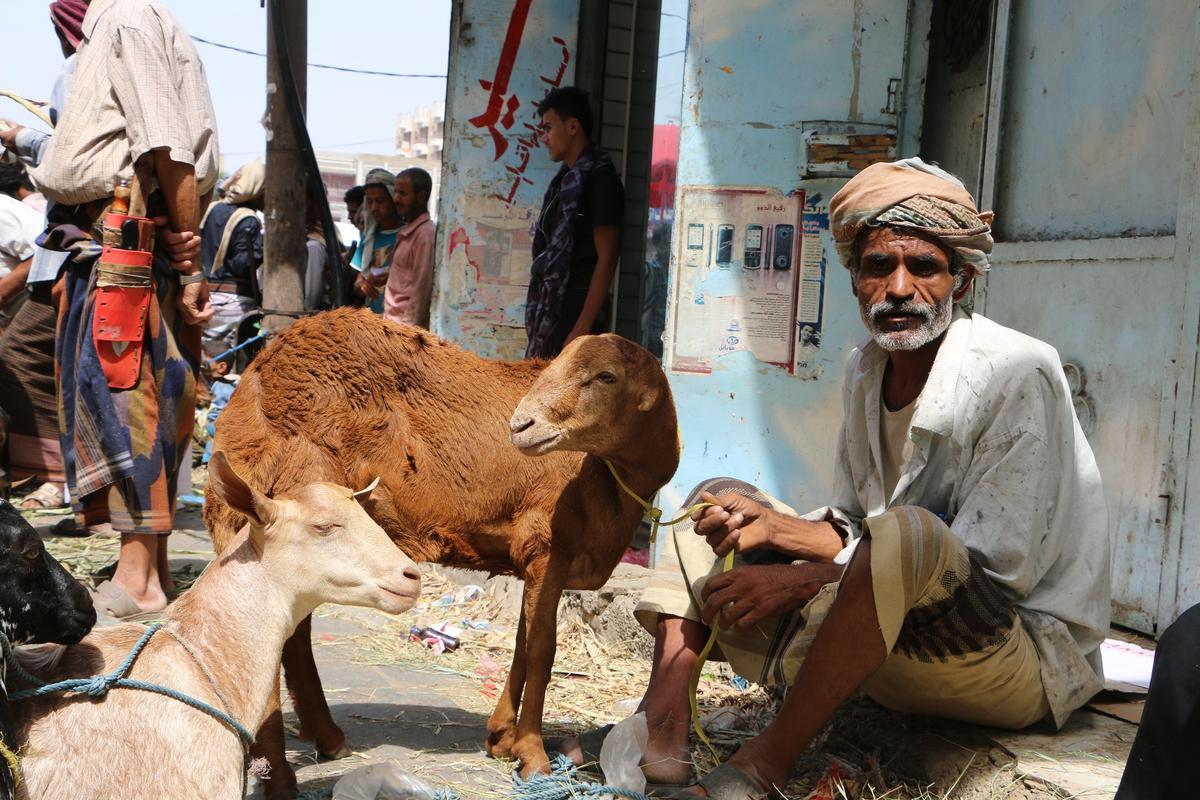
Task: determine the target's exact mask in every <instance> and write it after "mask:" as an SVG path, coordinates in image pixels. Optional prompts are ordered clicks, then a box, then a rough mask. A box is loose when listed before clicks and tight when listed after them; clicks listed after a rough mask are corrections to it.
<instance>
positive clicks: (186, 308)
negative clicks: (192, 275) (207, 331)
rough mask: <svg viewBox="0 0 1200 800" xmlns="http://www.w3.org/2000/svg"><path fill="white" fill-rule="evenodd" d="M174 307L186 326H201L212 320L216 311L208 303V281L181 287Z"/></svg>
mask: <svg viewBox="0 0 1200 800" xmlns="http://www.w3.org/2000/svg"><path fill="white" fill-rule="evenodd" d="M179 288H180V292H179V298H178V300H177V301H176V305H177V306H178V307H179V313H181V314H183V321H184V322H186V323H187V324H188V325H197V326H200V325H203V324H204V323H206V322H208V321H209V320H210V319H212V318H213V314H214V313H216V311H215V310H214V309H213V307H212V306H211V305H210V304H209V302H208V281H199V282H197V283H189V284H188V285H187V286H181V287H179Z"/></svg>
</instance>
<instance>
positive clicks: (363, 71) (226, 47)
mask: <svg viewBox="0 0 1200 800" xmlns="http://www.w3.org/2000/svg"><path fill="white" fill-rule="evenodd" d="M192 39H193V40H194V41H197V42H200V43H201V44H207V45H210V46H212V47H219V48H221V49H222V50H232V51H233V52H235V53H244V54H245V55H248V56H258V57H259V58H266V57H267V54H266V53H260V52H258V51H256V50H247V49H245V48H244V47H234V46H233V45H231V44H221V43H220V42H213V41H210V40H208V39H202V38H200V37H199V36H192ZM308 66H310V67H313V68H314V69H330V70H334V71H335V72H352V73H354V74H355V75H380V76H382V77H385V78H441V79H443V80H444V79H445V78H446V75H445V74H444V73H443V74H440V75H438V74H434V73H424V72H383V71H381V70H374V69H354V68H353V67H337V66H334V65H332V64H315V63H313V62H311V61H310V62H308Z"/></svg>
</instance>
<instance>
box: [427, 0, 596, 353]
mask: <svg viewBox="0 0 1200 800" xmlns="http://www.w3.org/2000/svg"><path fill="white" fill-rule="evenodd" d="M459 8H460V9H461V11H460V13H461V14H462V18H461V20H460V25H459V30H460V31H464V32H465V31H469V32H470V35H469V36H464V35H460V36H459V37H458V39H457V40H455V41H454V43H453V44H452V50H451V57H450V87H449V101H448V102H447V112H446V131H447V137H446V150H445V173H444V176H443V183H442V197H441V203H440V208H439V213H440V216H441V219H443V220H445V224H444V225H443V226H442V229H443V234H442V237H441V239H440V240H439V245H438V246H439V250H440V256H441V258H440V259H439V262H440V265H441V267H442V268H441V269H440V271H439V275H438V278H437V280H438V291H437V295H436V300H435V302H436V309H435V322H434V324H435V329H436V330H437V332H438V333H439V334H441V335H443V336H446V337H447V338H450V339H452V340H455V341H457V342H459V343H461V344H463V345H465V346H466V347H468V348H470V349H472V350H474V351H476V352H478V353H481V354H483V355H487V356H491V357H499V358H520V357H521V356H522V354H523V353H524V349H525V328H524V314H525V310H524V307H525V292H526V289H527V287H528V283H529V266H530V261H531V254H530V244H531V235H530V231H531V229H532V226H533V224H534V223H535V222H536V219H537V215H538V212H539V211H540V208H541V201H542V192H543V191H544V190H545V188H546V186H547V185H548V184H549V183H550V180H551V178H553V177H554V174H555V172H557V169H558V165H557V164H554V163H553V162H552V161H551V160H550V158H549V156H548V154H547V152H546V148H545V146H544V145H543V144H542V142H541V135H542V127H541V120H540V118H539V117H538V114H537V106H536V103H537V102H538V101H539V100H541V98H542V97H543V96H544V95H545V93H546V91H547V90H549V89H551V88H553V87H557V86H561V85H565V84H569V83H570V82H571V81H572V80H573V78H574V71H573V70H574V56H573V54H574V49H575V31H576V28H577V25H578V19H577V15H578V4H577V3H571V2H564V1H563V0H507V2H505V1H504V0H476V2H471V3H464V4H462V5H461V6H459Z"/></svg>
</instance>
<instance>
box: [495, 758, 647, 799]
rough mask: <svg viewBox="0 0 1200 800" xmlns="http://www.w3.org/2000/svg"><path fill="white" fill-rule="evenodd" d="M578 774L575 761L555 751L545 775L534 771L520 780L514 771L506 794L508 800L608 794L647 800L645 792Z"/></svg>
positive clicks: (573, 797)
mask: <svg viewBox="0 0 1200 800" xmlns="http://www.w3.org/2000/svg"><path fill="white" fill-rule="evenodd" d="M578 773H579V767H577V766H575V762H573V761H572V760H571V759H570V758H568V757H567V756H565V755H563V754H562V753H556V754H555V755H554V758H553V759H552V760H551V761H550V774H549V775H543V774H542V773H540V772H538V773H534V774H533V775H532V776H530V777H529V778H528V779H522V778H521V773H520V771H518V770H514V771H513V788H512V791H511V792H510V793H509V797H510V798H512V800H575V798H579V797H599V796H601V795H612V796H614V797H623V798H625V800H649V798H648V797H647V796H646V795H644V794H642V793H641V792H635V791H632V790H631V789H622V788H620V787H618V786H605V785H604V784H600V783H589V782H587V781H581V780H579V777H578Z"/></svg>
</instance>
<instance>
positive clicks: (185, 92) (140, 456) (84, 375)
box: [31, 0, 217, 617]
mask: <svg viewBox="0 0 1200 800" xmlns="http://www.w3.org/2000/svg"><path fill="white" fill-rule="evenodd" d="M82 34H83V41H82V42H81V44H80V45H79V53H78V61H77V65H76V69H75V74H74V76H73V77H72V82H71V93H70V102H69V103H68V104H67V106H66V108H65V109H64V110H63V113H62V116H61V118H60V120H59V123H58V126H57V128H56V130H55V132H54V135H53V136H52V137H51V138H50V141H49V145H48V147H47V150H46V153H45V155H44V158H43V161H42V163H41V164H40V165H39V166H38V167H36V168H35V169H34V170H33V171H32V172H31V175H32V177H33V180H34V183H35V184H36V185H37V186H38V187H39V188H40V189H42V191H43V192H44V193H45V194H46V196H47V198H49V199H50V200H52V201H53V202H54V203H56V204H57V205H56V207H55V208H54V210H52V211H51V215H50V219H49V227H48V229H47V232H46V234H45V237H44V241H45V246H46V247H48V248H49V249H52V250H58V251H59V252H60V253H61V254H62V266H61V270H62V277H61V279H60V281H59V283H60V285H61V288H62V306H61V310H60V314H59V322H58V329H57V339H56V353H57V360H58V369H59V404H60V414H59V418H60V420H61V429H60V432H61V439H62V446H63V455H64V460H65V462H66V470H67V482H68V484H69V487H70V490H71V495H72V499H73V500H74V501H75V502H76V504H77V505H76V520H77V523H79V524H82V525H91V524H98V523H101V522H104V521H106V520H107V521H111V523H112V526H113V528H114V529H115V530H116V531H117V532H119V533H120V534H121V552H120V559H119V561H118V562H117V569H116V572H115V574H114V575H113V578H112V580H111V581H106V582H105V583H104V584H102V585H101V587H100V589H99V592H98V598H97V605H98V606H99V608H100V610H102V611H105V612H107V613H109V614H111V615H113V616H118V617H120V616H127V615H129V614H133V613H137V612H139V611H153V610H157V609H161V608H163V607H164V606H165V605H166V603H167V597H166V593H167V592H168V591H169V590H170V589H171V588H172V585H171V578H170V573H169V572H168V571H167V538H166V537H167V535H169V534H170V533H171V529H172V527H173V524H174V517H175V496H176V488H177V483H176V482H177V480H178V478H179V473H180V469H181V466H182V465H181V462H182V460H183V458H184V456H185V455H186V454H187V452H188V445H189V442H190V438H191V432H192V424H193V415H194V412H195V380H196V372H197V367H198V364H199V350H200V330H201V327H202V326H203V325H204V323H205V322H206V321H207V320H208V319H209V318H210V317H211V316H212V310H211V309H210V308H209V306H208V286H207V284H206V283H205V280H204V272H203V270H202V269H201V265H200V236H199V233H198V229H199V222H200V216H201V212H202V211H203V205H204V203H203V201H202V199H201V198H207V197H208V196H209V195H210V194H211V192H212V189H213V186H214V185H215V183H216V181H217V133H216V121H215V114H214V112H213V108H212V100H211V98H210V97H209V92H208V83H207V80H206V78H205V74H204V68H203V66H202V65H201V62H200V55H199V54H198V53H197V52H196V48H195V47H194V46H193V45H192V41H191V39H190V37H189V36H188V35H187V33H186V32H185V31H184V30H182V29H181V28H180V26H179V23H178V22H177V21H176V20H175V18H174V17H173V16H172V15H171V13H170V12H169V11H167V9H166V8H165V7H164V6H163V5H162V4H161V3H159V2H157V0H94V2H92V3H91V5H90V6H89V7H88V10H87V14H86V16H85V17H84V19H83V26H82ZM135 174H136V176H137V179H138V182H139V185H140V192H141V194H142V195H143V196H144V197H145V198H146V200H147V207H148V209H149V215H150V216H154V217H156V221H157V222H158V224H159V228H158V232H157V235H156V237H155V248H154V259H153V266H152V268H151V269H150V270H149V271H148V272H149V274H146V272H147V271H146V270H144V269H141V270H138V269H122V268H121V267H120V265H113V264H110V263H108V262H104V263H103V264H102V265H101V266H103V267H104V268H99V267H98V265H100V262H101V261H102V259H101V258H100V255H101V253H100V251H101V238H102V225H103V214H104V212H105V211H106V210H107V209H109V208H110V207H111V206H112V200H113V189H114V182H115V181H117V180H129V181H132V180H133V178H134V176H135ZM116 287H120V288H146V289H148V292H147V294H146V295H145V299H144V300H142V301H141V302H140V303H139V304H138V305H137V306H136V307H134V308H133V312H135V313H132V314H130V315H119V316H118V315H115V314H114V312H112V311H106V312H105V316H104V317H101V316H100V314H99V312H98V311H97V298H98V296H102V295H103V294H104V293H105V291H106V290H108V289H110V288H116ZM108 308H111V306H109V307H108ZM97 320H100V321H102V322H106V323H107V325H106V326H103V327H106V333H109V334H111V331H112V330H113V328H116V329H117V330H118V331H119V332H120V335H121V336H122V337H128V338H127V339H125V338H123V339H121V341H119V342H116V343H115V344H114V345H113V346H112V347H111V349H106V350H105V351H104V352H105V358H104V360H102V359H101V357H100V355H99V352H98V349H97V346H96V343H95V335H94V334H95V332H96V331H98V330H100V329H101V327H102V326H100V325H97ZM143 343H144V345H143ZM106 344H107V342H106ZM116 345H125V346H123V347H119V348H118V347H117V346H116ZM189 466H190V465H189Z"/></svg>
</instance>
